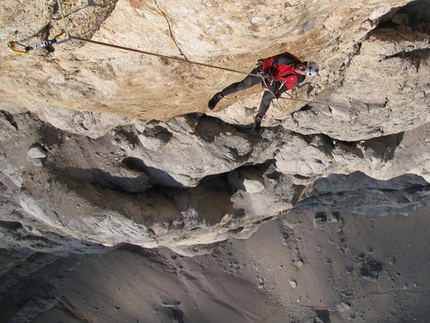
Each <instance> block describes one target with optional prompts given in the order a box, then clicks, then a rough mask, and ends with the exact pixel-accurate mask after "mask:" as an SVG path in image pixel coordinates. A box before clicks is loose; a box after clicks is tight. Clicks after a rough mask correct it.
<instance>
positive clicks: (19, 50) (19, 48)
mask: <svg viewBox="0 0 430 323" xmlns="http://www.w3.org/2000/svg"><path fill="white" fill-rule="evenodd" d="M58 8H59V11H60V14H61V18H62V20H63V24H64V31H63V32H61V34H59V35H56V36H55V37H54V39H52V40H45V41H43V42H40V43H37V44H34V45H30V46H25V45H22V44H20V43H18V42H16V41H10V42H9V43H8V47H9V49H10V50H11V51H12V52H14V53H16V54H27V53H28V52H29V51H30V50H34V49H38V48H44V47H48V46H51V45H58V44H61V43H65V42H67V41H69V40H71V39H74V40H79V41H83V42H87V43H92V44H96V45H102V46H107V47H112V48H116V49H121V50H126V51H130V52H135V53H140V54H144V55H150V56H155V57H159V58H164V59H169V60H175V61H179V62H181V63H186V64H192V65H197V66H203V67H207V68H213V69H218V70H222V71H227V72H232V73H238V74H245V75H253V76H258V77H260V78H261V79H262V83H263V84H264V87H265V88H266V89H267V90H268V91H270V92H271V93H272V94H273V96H276V95H275V94H274V93H273V92H272V91H271V90H270V89H269V87H268V86H267V84H266V81H265V77H264V76H263V75H260V74H252V73H248V72H243V71H239V70H235V69H230V68H225V67H220V66H215V65H210V64H204V63H198V62H193V61H189V60H187V59H183V58H179V57H174V56H167V55H161V54H156V53H152V52H148V51H143V50H140V49H135V48H130V47H124V46H119V45H114V44H108V43H103V42H99V41H96V40H92V39H87V38H81V37H76V36H71V35H70V34H69V32H68V30H67V24H66V19H65V17H64V13H63V7H62V5H61V1H60V0H58ZM64 33H65V34H66V38H65V39H64V40H61V41H57V38H58V37H60V36H61V35H63V34H64ZM279 99H283V100H290V101H300V102H306V103H313V104H322V105H327V106H332V107H338V108H343V109H350V107H347V106H343V105H338V104H332V103H329V102H319V101H312V100H304V99H296V98H286V97H279Z"/></svg>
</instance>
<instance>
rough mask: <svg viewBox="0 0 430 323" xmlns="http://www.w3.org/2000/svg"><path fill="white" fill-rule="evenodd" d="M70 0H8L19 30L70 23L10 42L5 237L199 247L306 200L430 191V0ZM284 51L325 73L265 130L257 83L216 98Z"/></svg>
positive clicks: (365, 203)
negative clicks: (45, 44) (258, 125)
mask: <svg viewBox="0 0 430 323" xmlns="http://www.w3.org/2000/svg"><path fill="white" fill-rule="evenodd" d="M61 4H62V6H61V8H62V10H60V7H59V6H58V2H57V1H54V0H51V1H46V2H37V3H34V2H25V3H23V2H15V1H3V2H2V4H1V5H0V6H1V9H2V10H1V16H0V18H1V19H0V24H1V27H2V28H1V32H0V38H1V40H2V42H3V43H4V44H6V43H7V42H8V41H18V42H20V43H23V44H25V45H29V44H34V43H37V42H40V41H42V40H45V39H52V38H53V37H54V36H56V35H58V34H59V33H60V31H61V30H62V29H64V28H65V27H64V26H66V30H67V32H68V33H70V35H71V36H72V39H71V40H70V41H68V42H64V43H61V44H56V45H53V46H51V47H50V48H49V50H47V49H35V50H31V51H29V53H28V54H27V55H16V54H14V53H11V52H10V51H8V50H7V48H6V46H4V47H3V48H2V49H1V52H0V55H1V72H0V91H1V92H0V93H1V96H2V101H1V102H0V109H1V111H2V112H1V114H0V146H1V152H0V159H1V161H2V168H1V170H0V189H1V199H2V211H1V221H2V222H1V230H2V235H3V237H4V241H5V242H3V243H4V244H5V246H12V247H26V248H29V249H31V250H35V251H56V252H60V251H73V252H85V249H86V248H88V249H89V250H91V248H95V249H97V246H99V245H104V246H115V245H118V244H121V243H132V244H136V245H139V246H143V247H147V248H154V247H158V246H167V247H169V248H171V249H172V250H175V251H177V252H180V253H183V254H187V255H189V254H191V255H192V254H194V253H193V252H197V251H195V250H194V251H192V250H193V249H192V246H195V245H204V244H206V245H210V244H213V243H216V242H218V241H223V240H226V239H228V238H229V237H235V236H237V237H244V236H248V233H249V232H255V228H256V227H258V225H259V224H261V223H263V222H265V221H268V220H271V219H273V218H276V217H278V216H279V215H282V214H284V215H285V214H286V213H288V212H289V211H290V210H292V209H294V208H297V209H308V210H315V211H324V210H328V209H331V210H343V209H345V210H347V211H348V212H352V213H359V214H370V213H371V214H381V215H387V214H392V213H402V214H408V213H409V212H411V211H413V210H415V209H417V208H419V207H421V206H423V205H425V204H426V203H428V202H429V194H428V189H429V186H428V182H429V181H430V177H429V169H430V164H429V160H430V158H429V157H430V142H429V140H428V139H427V138H428V134H429V132H430V128H429V114H428V109H429V91H430V85H429V81H428V75H429V73H430V58H429V53H430V52H429V33H430V27H429V21H430V19H429V12H428V5H429V2H428V1H425V0H421V1H416V2H409V1H400V0H396V1H384V0H380V1H371V2H369V1H358V2H357V1H355V2H353V3H349V2H345V1H332V0H331V1H324V0H321V1H310V0H309V1H277V0H270V1H229V2H224V3H222V4H221V3H220V2H217V1H200V2H189V1H179V2H178V1H174V2H173V1H170V0H163V1H134V0H118V1H117V2H112V1H103V0H95V1H88V2H85V1H78V2H76V1H69V0H63V1H61ZM62 14H64V20H63V19H62ZM64 37H65V36H64V35H62V36H58V39H57V40H61V39H64ZM73 37H79V38H84V39H88V40H94V41H97V42H101V43H104V44H115V45H118V46H122V47H124V48H130V49H133V50H140V51H144V52H146V54H145V53H142V52H140V53H138V52H135V51H131V50H126V49H118V48H113V47H109V46H106V45H100V44H94V43H91V42H88V41H78V40H76V39H74V38H73ZM283 51H291V52H292V53H294V54H295V55H297V56H298V57H300V58H301V59H303V60H314V61H317V62H318V63H319V65H320V66H321V71H320V75H319V76H318V77H315V78H309V79H307V80H306V81H305V82H304V84H303V85H301V86H300V87H299V88H297V89H295V90H293V91H291V93H288V94H284V97H283V98H280V99H279V100H276V101H275V102H273V104H272V107H271V109H270V110H269V112H268V114H267V116H266V118H265V119H264V120H263V127H264V128H265V131H264V132H263V134H262V135H259V136H257V135H254V134H253V133H252V132H251V129H250V128H251V127H250V125H251V123H252V120H253V115H254V112H255V110H256V107H257V106H258V104H259V100H260V98H261V94H262V91H263V90H262V88H261V87H259V86H256V87H255V88H253V89H250V90H247V91H246V92H242V93H238V94H236V95H234V96H231V97H227V98H225V99H224V100H222V101H221V102H220V104H219V105H218V106H217V108H216V109H215V111H209V110H208V109H207V101H208V100H209V99H210V97H211V96H212V95H213V93H215V92H216V91H219V90H221V89H222V88H223V87H225V86H227V85H228V84H230V83H231V82H236V81H239V80H240V79H242V78H243V77H244V74H243V73H245V74H246V73H247V72H249V71H250V70H251V69H252V68H253V67H254V66H255V64H256V60H257V59H258V58H264V57H268V56H271V55H274V54H277V53H280V52H283ZM148 54H150V55H148ZM152 54H160V55H162V57H159V56H158V57H157V56H154V55H152ZM166 56H167V57H166ZM168 57H173V58H177V59H179V60H175V59H170V58H168ZM193 62H197V63H201V64H206V65H210V66H202V65H197V64H192V63H193ZM211 66H212V67H211ZM213 67H222V68H226V69H229V70H230V71H226V70H222V69H218V68H213ZM351 201H353V203H352V202H351ZM17 232H19V235H20V236H21V237H27V238H21V239H18V238H17ZM42 242H43V243H42ZM200 250H203V249H200ZM198 252H200V251H198Z"/></svg>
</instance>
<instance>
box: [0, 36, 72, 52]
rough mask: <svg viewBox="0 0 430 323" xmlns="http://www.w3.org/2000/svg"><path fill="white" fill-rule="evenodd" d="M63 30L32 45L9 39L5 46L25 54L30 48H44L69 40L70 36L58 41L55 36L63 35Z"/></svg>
mask: <svg viewBox="0 0 430 323" xmlns="http://www.w3.org/2000/svg"><path fill="white" fill-rule="evenodd" d="M63 34H64V32H61V33H60V34H58V35H56V36H55V37H54V38H53V39H51V40H44V41H42V42H40V43H37V44H34V45H29V46H25V45H23V44H20V43H18V42H16V41H10V42H8V43H7V46H8V47H9V49H10V50H11V51H12V52H14V53H16V54H27V53H28V52H29V51H30V50H34V49H38V48H45V47H48V46H52V45H57V44H62V43H65V42H67V41H69V40H70V37H68V38H66V39H63V40H61V41H58V40H57V38H58V37H60V36H61V35H63Z"/></svg>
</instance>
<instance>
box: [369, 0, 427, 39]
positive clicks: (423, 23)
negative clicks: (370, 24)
mask: <svg viewBox="0 0 430 323" xmlns="http://www.w3.org/2000/svg"><path fill="white" fill-rule="evenodd" d="M396 14H399V15H405V16H407V20H405V21H403V23H404V26H406V27H408V28H410V30H412V31H418V32H423V33H430V0H416V1H412V2H409V3H407V4H406V5H405V6H403V7H397V8H392V9H391V11H390V12H388V13H387V14H386V15H385V16H383V17H381V19H380V22H379V24H378V26H377V28H394V29H396V28H398V27H399V26H400V25H399V22H397V23H396V22H394V21H393V20H392V18H393V16H394V15H396Z"/></svg>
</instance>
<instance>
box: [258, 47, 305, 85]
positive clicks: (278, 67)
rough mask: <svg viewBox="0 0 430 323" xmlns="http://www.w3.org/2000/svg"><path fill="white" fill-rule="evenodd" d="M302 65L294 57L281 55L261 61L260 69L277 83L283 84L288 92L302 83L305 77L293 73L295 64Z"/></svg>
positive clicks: (287, 54) (285, 54)
mask: <svg viewBox="0 0 430 323" xmlns="http://www.w3.org/2000/svg"><path fill="white" fill-rule="evenodd" d="M299 63H302V62H301V61H300V60H299V59H298V58H297V57H296V56H294V55H293V54H290V53H287V52H285V53H282V54H279V55H276V56H272V57H269V58H266V59H265V60H263V63H262V64H261V69H262V72H263V73H264V74H267V75H269V76H270V77H271V78H272V79H274V80H275V81H278V82H283V83H284V84H285V87H286V88H287V89H288V90H291V89H293V88H295V87H296V86H297V85H299V84H300V83H302V82H303V81H304V80H305V78H306V76H305V75H302V74H298V73H296V72H295V71H294V69H295V67H296V65H297V64H299Z"/></svg>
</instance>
